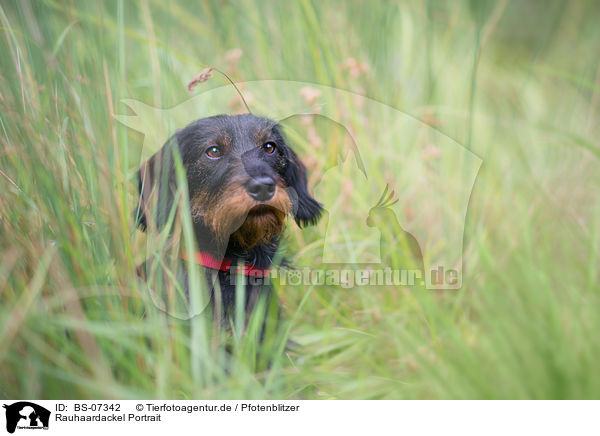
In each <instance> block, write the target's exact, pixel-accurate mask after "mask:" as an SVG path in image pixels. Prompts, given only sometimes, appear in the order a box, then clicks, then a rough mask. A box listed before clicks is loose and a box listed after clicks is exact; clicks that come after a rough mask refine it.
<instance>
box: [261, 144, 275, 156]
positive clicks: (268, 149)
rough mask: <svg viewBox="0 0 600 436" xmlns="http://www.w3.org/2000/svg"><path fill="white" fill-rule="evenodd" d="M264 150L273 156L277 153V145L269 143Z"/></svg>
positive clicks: (263, 147) (264, 146)
mask: <svg viewBox="0 0 600 436" xmlns="http://www.w3.org/2000/svg"><path fill="white" fill-rule="evenodd" d="M262 149H263V150H264V152H265V153H267V154H272V153H273V152H274V151H275V143H274V142H267V143H266V144H265V145H263V146H262Z"/></svg>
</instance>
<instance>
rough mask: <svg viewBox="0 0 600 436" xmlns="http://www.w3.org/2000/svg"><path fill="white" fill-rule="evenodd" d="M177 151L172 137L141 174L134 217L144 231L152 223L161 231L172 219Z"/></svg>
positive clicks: (138, 173)
mask: <svg viewBox="0 0 600 436" xmlns="http://www.w3.org/2000/svg"><path fill="white" fill-rule="evenodd" d="M177 151H178V147H177V139H176V137H172V138H171V139H169V140H168V141H167V143H166V144H165V145H164V146H163V147H162V148H161V149H160V150H159V151H158V152H157V153H156V154H154V155H153V156H152V157H150V159H148V160H147V161H146V162H144V163H143V164H142V165H141V167H140V169H139V171H138V172H137V175H136V177H137V181H138V190H139V195H140V196H139V203H138V207H137V208H136V210H135V212H134V218H135V221H136V223H137V225H138V226H139V227H140V228H141V229H142V230H146V228H147V227H148V225H149V224H150V223H152V224H153V226H155V227H156V228H157V229H161V228H162V226H164V225H165V224H166V222H167V220H168V218H169V214H170V213H171V209H172V208H173V202H174V198H175V193H176V191H177V184H176V179H175V167H174V163H173V162H174V153H176V152H177Z"/></svg>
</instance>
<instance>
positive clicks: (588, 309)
mask: <svg viewBox="0 0 600 436" xmlns="http://www.w3.org/2000/svg"><path fill="white" fill-rule="evenodd" d="M240 3H241V2H240ZM599 19H600V8H598V6H597V4H596V3H595V2H593V1H579V2H566V1H565V2H562V1H549V2H542V1H530V2H518V1H513V2H509V1H498V2H487V1H483V2H480V1H459V2H444V1H439V2H438V1H433V0H432V1H428V2H417V1H403V2H399V3H398V4H395V3H393V2H375V3H373V2H369V3H368V4H367V3H364V4H359V3H356V4H354V3H350V4H347V3H346V2H341V1H331V2H315V1H312V2H311V1H309V0H299V1H296V2H262V1H250V2H243V4H234V3H230V2H224V1H208V2H204V3H202V4H196V3H195V2H194V3H192V2H190V3H189V4H188V3H186V2H167V1H151V2H150V1H147V2H140V4H139V5H138V4H137V3H133V2H125V1H110V2H74V3H73V4H72V6H68V5H67V3H65V2H58V1H53V0H42V1H36V2H33V1H31V2H29V1H25V2H14V3H12V4H11V3H6V2H5V3H3V4H2V6H0V33H1V36H0V38H1V39H2V44H1V45H0V144H1V147H2V148H1V149H0V170H1V171H2V173H0V397H3V398H49V399H55V398H56V399H58V398H142V397H144V398H182V399H190V398H209V399H215V398H276V399H286V398H303V399H313V398H324V399H325V398H360V399H363V398H365V399H370V398H535V399H542V398H599V397H600V373H599V372H598V370H597V362H598V360H600V342H598V340H597V339H596V337H597V335H598V331H600V286H599V285H598V283H599V282H600V273H599V265H600V170H599V169H600V160H599V159H600V142H599V140H598V138H599V137H600V135H599V134H600V126H599V124H600V123H599V120H600V117H599V113H600V108H599V107H598V106H599V103H600V101H599V100H600V62H599V59H598V56H597V53H599V52H600V42H599V41H600V29H599V28H598V26H597V22H598V20H599ZM235 48H240V49H241V50H242V51H243V55H242V56H241V58H240V59H239V61H237V63H231V62H230V61H228V60H227V58H226V52H227V51H228V50H231V49H235ZM348 58H354V59H356V60H358V61H359V62H364V63H365V64H367V65H368V66H369V68H368V70H367V71H364V72H362V73H361V74H359V75H358V77H355V76H353V75H352V74H350V71H349V69H348V68H346V67H345V66H344V65H345V62H346V60H347V59H348ZM208 65H214V66H216V67H218V68H219V69H221V70H223V71H225V72H226V73H227V74H228V75H229V76H230V77H231V78H232V80H234V81H235V82H236V83H241V82H244V81H251V80H265V79H278V80H291V81H300V82H312V83H315V84H318V85H323V86H330V87H335V88H339V89H343V90H348V91H351V92H356V93H360V94H364V95H366V96H368V97H369V98H371V99H373V100H374V101H378V102H381V103H383V104H385V105H387V106H388V107H391V108H395V109H397V110H398V111H401V112H402V113H404V114H407V115H405V117H406V119H413V118H414V119H417V120H421V121H423V122H424V123H426V124H428V125H430V126H431V127H432V128H433V129H429V130H419V126H423V125H422V124H420V123H417V124H415V126H416V127H415V128H414V129H413V130H410V129H406V130H403V129H402V128H401V126H396V125H393V123H386V120H385V119H383V118H381V117H378V116H377V115H378V113H375V112H370V109H368V108H366V109H360V107H358V105H356V103H355V102H354V103H353V102H349V101H336V100H335V99H334V100H330V101H327V105H326V110H329V111H332V113H336V114H342V115H343V114H344V113H345V111H346V112H348V111H349V112H350V113H351V116H350V119H349V121H348V124H349V125H350V126H351V127H352V128H354V129H355V130H356V137H357V138H358V140H359V142H360V143H361V144H368V146H367V148H361V153H362V158H363V159H364V160H365V165H366V166H367V167H368V168H369V169H370V171H369V177H370V179H369V181H370V183H369V184H364V186H363V184H361V183H354V184H353V185H351V186H347V187H346V188H347V189H348V190H350V191H352V192H353V193H354V194H355V196H356V198H358V199H361V198H362V199H365V198H367V199H369V201H370V199H372V198H374V200H373V203H374V202H375V201H376V199H377V197H378V193H379V194H380V192H381V191H378V189H380V188H382V187H383V186H385V184H386V182H387V181H388V180H389V179H390V177H391V176H390V174H386V171H385V168H384V166H385V165H384V164H385V160H386V158H387V156H386V153H385V152H383V151H384V150H386V149H385V148H383V149H382V148H381V147H380V146H379V144H380V143H379V142H378V140H379V138H377V140H376V138H374V137H372V136H371V134H372V131H377V132H380V134H383V135H385V134H388V135H389V136H390V137H393V138H400V139H401V141H400V142H401V143H402V147H404V148H403V150H405V151H406V152H407V153H408V154H407V155H409V156H410V153H411V152H414V153H417V154H416V156H419V153H420V152H421V149H422V148H421V147H424V146H425V145H426V144H427V143H428V141H431V140H432V138H434V137H442V136H443V137H444V138H451V139H452V140H454V141H456V142H457V143H459V144H461V145H462V146H463V147H465V148H467V149H469V150H471V151H472V152H473V153H474V154H476V155H477V156H479V157H480V158H481V159H482V161H483V164H482V166H481V168H480V169H479V173H478V177H477V180H476V182H475V185H474V189H473V192H472V195H471V197H470V200H469V205H468V211H467V217H466V225H465V232H464V237H463V266H464V269H463V286H462V288H461V289H460V290H458V291H423V290H420V291H417V290H415V289H404V288H400V287H387V288H376V289H373V288H369V287H368V286H363V287H355V288H352V289H344V288H341V287H326V286H315V287H310V288H304V287H301V286H287V287H285V288H281V289H279V291H280V293H281V297H282V300H283V306H284V319H286V320H287V321H288V322H287V323H286V324H285V329H284V331H282V332H280V333H279V334H278V335H276V336H274V337H273V338H271V339H272V340H269V341H267V342H266V343H265V344H263V345H261V343H260V341H259V340H258V331H259V329H258V327H257V325H258V323H253V322H250V325H249V327H248V328H247V330H245V331H243V330H242V329H240V328H239V322H238V325H237V326H234V328H233V333H227V332H224V331H218V330H217V329H214V328H212V327H211V323H210V321H209V320H207V319H206V318H205V317H202V316H200V317H196V318H194V319H193V320H192V321H183V320H177V319H175V318H173V317H169V316H167V315H165V314H164V313H163V312H161V311H160V310H158V309H157V307H156V306H155V305H154V304H153V302H152V301H151V299H150V297H149V295H148V294H147V292H146V291H145V290H144V289H143V288H142V287H140V285H139V284H138V282H137V280H136V276H135V273H134V271H135V267H136V265H138V264H139V263H140V262H141V261H142V260H144V257H145V255H146V250H145V248H146V245H145V242H146V241H145V237H144V236H143V235H142V234H141V233H140V232H139V231H138V230H136V229H135V226H134V223H133V220H132V213H133V209H134V208H135V206H136V196H135V186H134V184H133V183H132V175H133V173H134V171H135V170H136V168H137V167H138V166H139V163H140V156H141V155H142V148H143V145H144V141H145V140H146V141H150V142H156V143H162V142H164V140H165V139H166V136H164V137H162V138H161V137H160V135H158V134H157V136H158V137H157V138H146V139H145V138H144V137H143V135H141V134H140V133H139V132H136V131H135V130H132V129H128V128H127V127H125V126H124V125H123V124H121V123H119V122H117V121H116V120H115V119H114V118H113V114H129V115H133V112H132V111H131V109H129V108H128V107H127V106H126V105H125V104H123V103H121V101H122V100H124V99H135V100H140V101H142V102H144V103H145V104H146V105H148V106H151V107H158V108H171V107H174V106H177V105H178V104H180V103H182V102H184V101H186V100H187V99H188V98H189V97H190V95H189V94H188V92H187V89H186V84H187V82H188V81H189V80H190V79H191V78H192V77H193V76H194V75H196V74H197V73H198V72H199V71H201V70H202V69H203V68H205V67H206V66H208ZM227 84H228V82H227V81H226V80H225V79H224V78H223V77H222V76H220V75H219V74H215V75H214V77H213V78H212V79H210V80H209V81H208V82H206V83H202V84H199V85H198V87H197V88H196V91H194V95H199V94H201V93H202V92H203V91H206V90H209V89H216V88H217V87H220V86H224V85H227ZM248 88H249V86H246V87H244V86H241V91H242V92H243V93H245V96H246V97H247V99H248V100H249V104H250V106H251V107H252V108H256V110H257V111H258V112H268V111H269V109H270V110H272V111H282V112H285V111H286V109H288V108H289V107H296V106H295V105H297V103H298V101H299V102H302V97H300V96H299V95H295V96H286V98H283V97H282V96H280V95H279V96H278V95H273V94H269V93H266V94H253V95H251V96H248V95H247V94H246V93H247V92H248V90H249V89H248ZM294 98H295V99H296V100H297V101H294ZM218 103H220V104H222V105H223V107H225V108H229V109H230V111H232V112H233V111H238V112H239V111H241V109H242V108H241V107H240V105H239V104H237V103H231V102H230V101H229V100H228V101H224V102H223V101H221V102H218ZM361 111H362V112H361ZM187 115H188V116H192V117H193V116H194V114H193V113H192V114H187ZM361 115H364V116H365V117H366V118H367V120H368V123H367V126H366V127H364V126H363V127H361V126H362V125H361V123H360V116H361ZM388 121H389V120H388ZM407 125H408V124H407ZM172 127H181V126H172ZM396 129H397V130H396ZM168 133H169V132H165V135H168ZM296 135H298V136H299V137H298V138H297V139H301V136H302V131H301V130H297V131H296ZM436 135H437V136H436ZM323 138H324V145H323V146H322V147H321V148H310V147H311V144H310V141H304V142H302V141H299V150H300V154H301V155H302V156H303V157H304V158H305V159H307V160H308V162H309V164H310V165H309V167H310V168H311V177H313V178H312V179H311V181H312V182H314V181H315V180H316V179H315V178H314V176H313V175H315V174H318V173H319V170H320V169H323V168H324V166H326V165H327V162H328V159H329V158H331V156H332V155H333V156H335V151H336V150H339V149H340V147H342V144H343V143H344V141H347V137H345V136H344V133H343V132H341V133H340V131H339V130H335V129H333V131H331V132H327V133H323ZM388 139H389V138H388ZM447 140H448V141H450V139H447ZM365 150H368V152H365ZM143 152H144V153H147V152H148V150H147V147H146V149H145V150H144V151H143ZM413 157H414V156H413ZM455 164H456V162H455V161H447V160H445V157H444V155H442V157H441V158H439V162H438V163H437V164H436V165H438V166H436V167H435V168H437V169H438V170H439V174H440V177H441V179H440V183H443V181H444V177H445V176H446V175H448V174H450V173H451V170H452V169H453V168H454V169H456V167H455V166H454V165H455ZM378 169H381V171H378ZM458 169H459V170H460V171H464V177H465V180H467V179H468V171H467V170H466V169H464V168H462V169H461V167H458ZM414 171H415V174H412V173H411V174H401V175H398V177H399V180H401V182H399V183H400V186H401V187H402V188H403V189H399V190H398V196H399V198H400V200H401V201H400V203H401V204H402V203H406V202H409V201H411V199H413V198H414V197H415V195H416V194H415V191H414V186H415V184H416V180H417V179H415V178H413V177H418V172H419V171H418V169H415V170H414ZM413 182H414V183H413ZM315 189H316V190H317V191H318V192H319V193H320V195H321V197H320V198H319V199H320V200H322V201H323V202H325V203H326V204H331V203H334V201H335V200H336V198H337V196H338V195H339V192H340V187H339V185H332V184H330V185H328V186H322V185H321V186H319V187H318V189H317V188H315ZM416 192H417V193H418V191H416ZM368 207H370V204H369V205H367V204H366V203H365V204H361V205H360V207H356V208H353V207H349V208H347V210H344V212H345V214H346V215H345V216H347V218H348V220H347V221H344V220H342V221H340V222H339V223H337V226H336V228H335V231H336V232H339V234H340V235H342V236H343V235H351V236H353V237H354V238H355V239H360V237H361V234H360V230H359V227H357V224H356V222H358V220H362V219H363V218H361V217H359V216H358V215H356V216H354V215H353V214H358V210H360V211H361V213H362V212H364V211H365V209H366V211H368ZM412 213H414V215H415V216H416V217H417V221H418V226H419V228H420V229H421V230H422V231H423V232H427V231H428V230H429V229H430V228H434V227H435V221H433V219H432V217H430V216H427V215H426V214H425V213H424V212H423V210H422V208H417V210H415V211H413V212H412ZM353 219H354V220H353ZM361 222H362V221H361ZM185 231H186V230H185V226H184V232H185ZM454 236H456V235H455V234H452V229H447V230H446V232H445V233H442V234H441V235H437V237H438V239H437V240H436V242H437V243H439V244H441V245H440V246H441V247H442V249H443V247H444V246H445V245H444V244H449V243H450V242H449V241H450V240H451V238H452V237H454ZM322 237H323V234H322V227H318V228H316V229H307V230H306V231H302V232H301V231H300V230H299V229H297V228H296V227H294V225H293V224H291V223H290V226H289V230H288V234H287V238H286V241H287V242H286V246H285V249H286V251H287V252H289V253H291V254H295V253H297V254H298V256H297V261H298V262H300V263H302V262H303V263H302V264H303V265H304V264H308V265H310V263H311V259H313V257H312V253H314V251H313V250H315V249H316V248H318V247H319V244H322V242H320V241H322V239H323V238H322ZM344 249H345V250H346V252H347V253H349V255H350V256H354V255H356V256H358V255H360V253H361V250H363V249H364V247H361V246H360V245H356V244H353V243H352V242H351V241H350V242H348V243H347V244H346V246H345V248H344ZM238 321H239V319H238ZM257 321H259V320H257ZM288 335H289V337H290V338H291V339H293V340H294V341H296V342H298V343H300V344H301V347H300V348H299V349H298V350H295V351H282V349H283V344H284V343H285V340H286V338H287V337H288ZM226 348H227V351H226Z"/></svg>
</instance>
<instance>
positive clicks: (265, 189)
mask: <svg viewBox="0 0 600 436" xmlns="http://www.w3.org/2000/svg"><path fill="white" fill-rule="evenodd" d="M246 191H248V194H250V197H252V198H254V199H255V200H256V201H268V200H270V199H271V198H273V195H275V180H273V179H272V178H271V177H269V176H262V177H257V178H256V179H250V181H249V182H248V183H247V184H246Z"/></svg>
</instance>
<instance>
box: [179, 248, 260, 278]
mask: <svg viewBox="0 0 600 436" xmlns="http://www.w3.org/2000/svg"><path fill="white" fill-rule="evenodd" d="M181 258H182V259H183V260H188V255H187V252H185V251H183V252H182V253H181ZM194 262H196V263H197V264H198V265H202V266H204V267H206V268H210V269H218V270H219V271H231V272H232V273H234V274H235V273H237V271H236V265H234V267H233V269H232V265H233V260H232V259H227V258H223V259H222V260H219V259H217V258H216V257H214V256H213V255H212V254H210V253H206V252H204V251H196V252H195V253H194ZM242 273H243V274H244V275H245V276H253V277H268V276H269V268H261V267H258V266H254V265H248V264H246V265H244V269H243V271H242Z"/></svg>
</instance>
